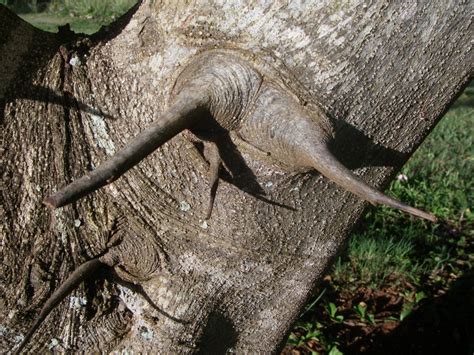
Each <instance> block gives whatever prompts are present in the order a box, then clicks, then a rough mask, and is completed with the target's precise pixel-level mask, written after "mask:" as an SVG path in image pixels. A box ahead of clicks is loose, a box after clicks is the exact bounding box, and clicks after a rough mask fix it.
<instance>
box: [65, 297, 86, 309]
mask: <svg viewBox="0 0 474 355" xmlns="http://www.w3.org/2000/svg"><path fill="white" fill-rule="evenodd" d="M86 305H87V298H85V297H76V296H71V297H70V298H69V307H70V308H74V309H80V308H82V307H85V306H86Z"/></svg>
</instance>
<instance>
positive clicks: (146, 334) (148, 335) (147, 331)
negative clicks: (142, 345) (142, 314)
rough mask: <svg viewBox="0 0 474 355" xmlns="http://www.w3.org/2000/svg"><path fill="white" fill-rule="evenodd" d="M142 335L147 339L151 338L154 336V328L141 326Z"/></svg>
mask: <svg viewBox="0 0 474 355" xmlns="http://www.w3.org/2000/svg"><path fill="white" fill-rule="evenodd" d="M140 335H141V336H142V338H143V339H145V340H151V339H152V338H153V330H151V329H148V328H147V327H141V328H140Z"/></svg>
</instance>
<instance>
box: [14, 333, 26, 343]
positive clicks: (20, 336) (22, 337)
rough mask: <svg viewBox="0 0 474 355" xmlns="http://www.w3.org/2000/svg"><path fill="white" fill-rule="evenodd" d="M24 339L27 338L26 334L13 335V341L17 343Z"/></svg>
mask: <svg viewBox="0 0 474 355" xmlns="http://www.w3.org/2000/svg"><path fill="white" fill-rule="evenodd" d="M24 339H25V336H24V335H23V334H19V335H15V336H14V337H13V341H14V342H15V344H19V343H21V342H22V341H23V340H24Z"/></svg>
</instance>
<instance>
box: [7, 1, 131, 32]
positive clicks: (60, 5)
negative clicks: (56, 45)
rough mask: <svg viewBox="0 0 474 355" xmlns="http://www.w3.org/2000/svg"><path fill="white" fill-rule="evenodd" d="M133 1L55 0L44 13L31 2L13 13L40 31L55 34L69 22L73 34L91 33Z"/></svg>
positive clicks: (126, 9) (115, 16)
mask: <svg viewBox="0 0 474 355" xmlns="http://www.w3.org/2000/svg"><path fill="white" fill-rule="evenodd" d="M1 1H2V0H0V3H2V2H1ZM3 1H5V0H3ZM136 2H137V1H136V0H75V1H72V0H54V1H52V2H51V3H50V4H49V5H48V7H47V8H45V11H43V12H37V11H36V9H37V8H38V7H37V2H35V1H31V4H29V5H28V6H26V5H25V6H23V7H22V8H13V9H12V10H14V11H15V12H17V13H18V15H19V16H20V17H21V18H22V19H24V20H25V21H27V22H29V23H31V24H32V25H33V26H35V27H37V28H39V29H42V30H43V31H48V32H57V31H58V26H62V25H65V24H67V23H69V24H70V26H71V29H72V30H73V31H74V32H76V33H85V34H92V33H95V32H97V31H98V30H99V29H100V28H101V27H102V26H104V25H108V24H109V23H111V22H112V21H114V20H115V19H116V18H117V17H119V16H121V15H123V14H124V13H125V12H127V11H128V10H129V9H130V8H131V7H132V6H133V5H134V4H135V3H136Z"/></svg>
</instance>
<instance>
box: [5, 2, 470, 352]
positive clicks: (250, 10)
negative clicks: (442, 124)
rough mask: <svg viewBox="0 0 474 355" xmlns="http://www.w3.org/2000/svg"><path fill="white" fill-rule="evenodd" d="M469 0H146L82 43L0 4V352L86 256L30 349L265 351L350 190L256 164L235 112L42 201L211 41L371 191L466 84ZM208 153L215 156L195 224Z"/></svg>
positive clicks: (101, 153)
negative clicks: (252, 73) (113, 173)
mask: <svg viewBox="0 0 474 355" xmlns="http://www.w3.org/2000/svg"><path fill="white" fill-rule="evenodd" d="M472 6H473V5H472V3H469V2H468V1H444V0H443V1H439V2H418V3H416V2H403V4H400V3H399V2H392V3H389V2H385V1H383V2H378V3H375V4H374V3H371V2H361V1H356V0H354V1H328V2H319V1H318V2H307V3H303V2H301V3H300V2H292V3H290V4H287V2H262V3H256V2H247V1H232V2H230V1H225V2H224V1H223V2H220V1H215V2H214V1H209V2H208V1H186V2H184V1H182V2H181V1H150V2H143V3H141V4H139V5H137V7H136V8H135V9H133V11H131V12H130V14H128V15H127V16H125V17H124V18H122V19H121V20H119V21H117V22H116V23H115V24H113V25H112V26H111V27H110V28H109V29H106V30H104V31H102V32H101V33H100V34H99V35H97V36H95V37H92V38H80V37H76V36H73V35H71V34H69V33H68V32H67V31H66V30H64V31H62V33H60V34H59V35H53V34H46V33H43V32H41V31H38V30H36V29H33V28H32V27H31V26H29V25H28V24H26V23H24V22H22V21H21V20H20V19H19V18H17V17H16V16H15V15H13V14H12V13H10V12H9V11H8V10H6V9H5V8H4V7H2V6H0V58H1V63H0V115H1V120H2V134H3V147H2V149H3V152H2V160H3V161H2V179H3V180H2V190H3V191H2V213H3V216H2V259H3V260H2V266H1V267H2V275H3V278H2V288H1V295H2V300H1V301H2V304H1V306H2V307H1V313H0V317H1V322H2V330H1V331H2V343H1V349H2V351H6V350H8V349H12V348H13V347H14V346H15V344H18V343H19V342H20V341H21V339H22V336H24V335H25V334H26V333H27V332H28V329H29V328H30V327H31V325H32V324H33V322H34V318H35V317H36V316H37V314H38V313H39V312H40V310H41V308H42V305H43V304H44V303H45V301H46V300H47V299H48V297H49V296H50V295H51V294H52V293H53V292H54V290H55V289H57V287H58V286H59V284H61V282H62V281H64V280H65V279H66V278H67V277H68V275H70V274H71V272H72V271H73V270H74V269H75V268H77V267H78V266H79V265H80V264H82V263H84V262H85V261H87V260H90V259H92V258H95V257H100V258H101V260H102V261H103V262H104V265H108V266H104V267H103V268H102V269H101V270H100V272H97V274H96V275H94V276H95V277H94V278H93V279H91V280H89V281H86V282H85V283H83V284H82V285H81V286H80V287H78V288H77V289H76V290H75V291H74V292H73V294H72V295H71V296H70V297H68V299H67V300H66V301H64V302H62V303H61V304H60V305H59V306H58V307H57V309H56V310H55V311H53V312H52V313H51V314H50V315H49V317H48V318H47V319H46V321H45V323H44V324H43V325H42V326H41V327H40V328H39V329H38V331H37V332H36V333H35V334H34V335H33V338H32V340H31V341H30V343H29V344H28V345H27V347H26V350H27V351H31V352H35V353H37V352H44V351H46V350H47V349H48V348H49V349H53V350H55V351H64V352H66V351H69V352H74V351H82V352H86V353H90V352H93V351H97V352H109V351H113V350H117V351H124V350H127V351H131V350H133V351H134V352H135V351H137V352H140V351H142V352H153V353H157V352H159V353H198V352H201V353H225V352H226V351H232V350H234V351H236V352H238V353H241V352H250V353H256V352H262V353H267V352H274V351H277V349H278V347H279V345H280V344H281V342H282V341H284V340H285V339H286V334H287V332H288V330H289V328H290V326H291V324H292V322H293V321H294V320H295V319H296V318H297V317H298V314H299V312H300V309H301V307H303V305H304V304H305V301H306V299H307V297H308V296H309V294H310V292H311V290H312V289H313V287H314V286H315V284H316V282H317V281H318V279H319V277H320V276H321V275H322V273H323V272H324V270H325V269H326V268H327V266H328V265H329V264H330V262H331V260H332V259H333V258H334V256H335V255H336V254H337V252H338V251H339V250H341V248H342V246H343V245H344V244H345V242H346V241H347V237H348V235H349V232H350V230H351V228H352V227H353V226H354V224H355V223H356V222H357V220H358V219H359V218H360V216H361V214H362V212H363V209H364V207H365V206H366V204H365V203H364V202H363V201H362V200H360V199H359V198H357V197H355V196H354V195H352V194H351V193H349V192H346V191H344V190H342V189H341V188H338V187H337V186H336V185H335V184H333V183H331V182H329V181H328V180H327V179H326V178H324V177H323V176H321V175H319V174H318V173H317V172H316V171H309V170H308V169H294V168H292V167H289V166H288V165H287V164H282V163H281V162H279V161H278V159H274V158H272V157H271V156H268V155H267V154H265V152H263V151H262V150H259V149H257V148H256V147H255V146H253V145H251V144H249V143H248V142H246V141H244V140H243V139H242V138H241V137H240V136H239V135H238V134H236V133H235V132H234V131H233V130H232V119H231V118H229V120H230V121H229V122H231V123H230V124H229V126H228V127H224V128H228V129H227V130H219V129H217V130H214V129H210V128H209V127H210V126H209V124H208V121H206V119H203V121H202V124H201V125H198V126H196V129H194V130H192V131H189V130H185V131H183V132H182V133H181V134H179V135H178V136H176V137H174V138H173V139H171V140H170V141H169V142H167V143H166V144H164V145H163V146H161V147H160V148H159V149H158V150H157V151H156V152H155V153H154V154H152V155H151V156H149V157H148V158H146V159H145V160H143V161H142V162H141V163H140V164H139V165H138V166H137V167H135V168H133V169H131V170H130V171H128V172H127V173H126V174H125V175H124V176H122V177H121V178H120V179H118V180H116V181H115V182H114V183H112V184H109V185H107V186H106V187H105V188H103V189H101V190H99V191H97V192H95V193H93V194H91V195H89V196H87V197H85V198H83V199H81V200H79V201H78V202H76V203H74V204H72V205H68V206H66V207H64V208H61V209H57V210H49V209H47V208H45V207H44V206H43V205H42V204H41V201H42V200H43V198H44V197H46V196H47V195H49V194H50V193H52V192H53V191H55V190H57V189H58V188H59V187H61V186H63V185H65V184H67V183H70V182H71V181H72V180H75V179H76V178H78V177H80V176H82V175H83V174H84V173H85V172H86V171H89V170H93V169H94V168H95V167H97V166H98V165H99V164H100V163H101V162H103V161H104V160H105V159H106V158H107V157H109V156H111V155H113V154H114V153H115V152H116V151H118V150H119V149H120V148H121V147H123V146H124V145H125V143H126V142H127V141H128V140H130V139H131V138H132V137H134V136H135V135H137V134H138V133H139V132H141V131H142V130H143V129H144V128H145V127H146V126H148V125H150V124H151V123H152V122H153V121H155V120H159V118H160V117H161V115H162V113H163V112H165V111H166V110H167V109H168V108H169V106H170V103H171V98H172V97H173V90H174V89H175V84H176V80H177V78H178V77H179V75H180V73H181V71H182V68H184V67H186V65H187V64H188V63H190V62H191V61H192V60H193V59H194V58H196V56H197V55H198V54H199V53H203V52H206V51H210V50H215V49H219V50H225V51H231V52H236V53H238V55H239V56H240V57H242V58H245V60H246V61H248V63H250V64H251V65H252V67H254V68H256V69H257V70H258V72H259V73H260V74H261V75H262V77H264V78H266V80H269V81H272V82H277V83H280V84H281V85H284V86H285V87H287V88H288V89H289V90H290V91H291V92H292V94H293V95H294V97H295V100H298V101H299V102H300V103H301V105H302V106H304V107H305V109H307V110H309V111H318V110H320V109H322V111H324V112H325V114H326V115H327V116H328V117H329V118H330V121H331V122H330V125H331V129H332V131H333V132H334V136H333V139H332V140H331V141H330V142H329V145H330V148H331V150H332V152H333V153H334V155H335V156H336V157H337V158H338V159H339V160H340V161H341V162H343V164H344V165H345V166H346V167H348V168H350V169H351V170H353V171H354V172H355V173H356V174H357V175H358V176H359V177H361V178H362V179H363V180H365V181H367V182H369V183H370V184H371V185H373V186H378V187H383V186H385V185H386V184H387V183H388V182H389V181H390V179H391V178H392V177H393V175H394V174H395V173H396V171H397V170H398V169H399V168H400V167H401V166H402V165H403V163H404V162H405V161H406V160H407V159H408V157H409V156H410V155H411V154H412V153H413V151H414V150H415V149H416V147H417V146H418V145H419V144H420V143H421V142H422V140H423V138H424V137H425V136H426V135H427V134H428V133H429V132H430V131H431V129H432V128H433V127H434V125H435V124H436V122H437V120H438V119H439V118H440V117H441V116H442V113H443V112H444V111H445V110H446V108H447V107H448V105H449V103H450V102H452V101H453V99H454V98H455V96H456V95H457V94H458V93H459V92H460V91H461V89H462V88H463V87H464V86H465V85H466V84H467V82H468V80H469V79H470V77H471V76H472V73H473V53H472V38H473V30H472V19H473V9H472ZM227 114H229V113H227ZM229 117H230V116H229ZM274 119H275V123H274V124H275V127H281V126H279V125H281V124H282V123H281V121H280V120H279V117H275V118H274ZM291 129H292V127H291V124H290V126H289V127H287V130H289V131H291ZM296 144H298V142H296ZM209 145H211V146H213V145H215V146H217V149H218V150H219V155H220V157H221V158H222V166H221V169H220V179H219V183H218V186H217V190H216V193H215V199H214V201H213V209H212V214H211V217H210V218H209V219H207V214H208V208H209V191H210V190H211V188H213V182H212V179H211V181H210V179H209V177H208V176H209V173H208V171H209V165H210V163H211V164H212V161H211V160H212V159H211V158H209V156H210V155H209V154H206V151H208V150H209ZM211 149H212V148H211Z"/></svg>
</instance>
